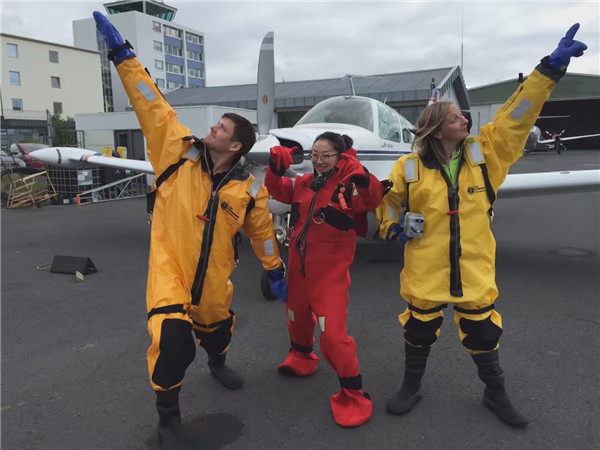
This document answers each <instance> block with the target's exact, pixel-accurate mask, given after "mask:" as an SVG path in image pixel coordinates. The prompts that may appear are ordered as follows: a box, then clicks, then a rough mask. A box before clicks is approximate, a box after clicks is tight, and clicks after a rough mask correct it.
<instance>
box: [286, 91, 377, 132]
mask: <svg viewBox="0 0 600 450" xmlns="http://www.w3.org/2000/svg"><path fill="white" fill-rule="evenodd" d="M311 123H344V124H349V125H356V126H358V127H362V128H365V129H367V130H369V131H373V109H372V108H371V102H370V101H369V100H368V99H364V98H357V97H334V98H330V99H327V100H323V101H322V102H321V103H319V104H318V105H316V106H315V107H314V108H313V109H311V110H310V111H308V112H307V113H306V114H305V115H304V116H303V117H302V118H301V119H300V120H299V121H298V123H297V124H296V125H306V124H311Z"/></svg>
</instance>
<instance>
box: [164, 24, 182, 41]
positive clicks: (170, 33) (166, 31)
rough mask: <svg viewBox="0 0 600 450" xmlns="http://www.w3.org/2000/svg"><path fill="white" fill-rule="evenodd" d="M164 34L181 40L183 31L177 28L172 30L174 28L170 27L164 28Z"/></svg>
mask: <svg viewBox="0 0 600 450" xmlns="http://www.w3.org/2000/svg"><path fill="white" fill-rule="evenodd" d="M163 32H164V34H166V35H167V36H171V37H174V38H177V39H181V34H182V32H181V30H178V29H177V28H172V27H168V26H166V25H165V26H164V27H163Z"/></svg>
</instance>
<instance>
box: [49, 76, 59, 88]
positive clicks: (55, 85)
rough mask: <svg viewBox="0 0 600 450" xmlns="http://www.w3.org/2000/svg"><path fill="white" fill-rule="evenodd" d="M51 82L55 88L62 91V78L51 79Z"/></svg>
mask: <svg viewBox="0 0 600 450" xmlns="http://www.w3.org/2000/svg"><path fill="white" fill-rule="evenodd" d="M50 82H51V84H52V87H53V88H55V89H60V77H50Z"/></svg>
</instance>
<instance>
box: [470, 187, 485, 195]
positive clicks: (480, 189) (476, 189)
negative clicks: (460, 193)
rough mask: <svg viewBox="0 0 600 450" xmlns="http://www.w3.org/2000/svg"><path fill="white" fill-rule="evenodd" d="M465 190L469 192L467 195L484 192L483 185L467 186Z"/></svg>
mask: <svg viewBox="0 0 600 450" xmlns="http://www.w3.org/2000/svg"><path fill="white" fill-rule="evenodd" d="M467 192H468V193H469V195H473V194H478V193H480V192H485V186H469V187H468V188H467Z"/></svg>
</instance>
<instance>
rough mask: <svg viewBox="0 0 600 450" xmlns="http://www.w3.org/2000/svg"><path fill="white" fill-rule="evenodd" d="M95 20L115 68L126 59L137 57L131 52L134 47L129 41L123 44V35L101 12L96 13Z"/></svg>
mask: <svg viewBox="0 0 600 450" xmlns="http://www.w3.org/2000/svg"><path fill="white" fill-rule="evenodd" d="M94 20H95V21H96V28H98V31H99V32H100V34H101V35H102V37H103V38H104V41H105V42H106V46H107V47H108V49H109V50H110V51H109V52H108V59H110V60H111V61H112V62H114V63H115V66H116V65H117V64H120V63H122V62H123V61H125V60H126V59H130V58H134V57H135V53H133V52H132V51H131V50H130V49H132V48H133V47H132V46H131V44H130V43H129V41H125V42H123V38H122V37H121V34H120V33H119V32H118V31H117V29H116V28H115V27H114V26H113V24H112V23H110V22H109V21H108V19H107V18H106V17H104V15H103V14H102V13H101V12H98V11H94Z"/></svg>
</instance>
